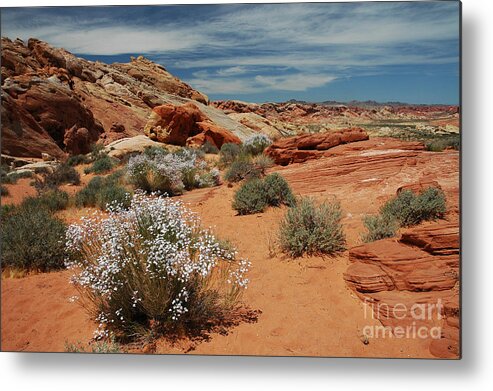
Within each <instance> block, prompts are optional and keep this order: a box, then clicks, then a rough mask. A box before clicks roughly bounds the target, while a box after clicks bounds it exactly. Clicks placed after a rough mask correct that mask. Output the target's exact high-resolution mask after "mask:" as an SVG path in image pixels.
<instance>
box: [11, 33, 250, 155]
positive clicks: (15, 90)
mask: <svg viewBox="0 0 493 391" xmlns="http://www.w3.org/2000/svg"><path fill="white" fill-rule="evenodd" d="M1 44H2V68H1V72H2V97H4V96H5V97H6V98H5V99H2V153H4V154H8V155H11V156H20V157H33V158H39V157H41V153H42V152H46V153H49V154H50V155H52V156H56V157H61V156H62V155H63V154H64V153H67V152H68V153H74V152H73V151H75V150H77V149H80V150H85V149H86V147H85V145H82V146H81V147H77V146H76V145H75V144H76V143H75V142H74V140H75V139H78V140H80V141H81V142H83V143H84V144H85V143H86V141H85V140H86V139H87V137H86V136H88V137H89V140H90V142H91V143H93V142H94V141H102V142H103V143H104V144H109V143H111V142H113V141H115V140H119V139H122V138H128V137H133V136H137V135H139V134H142V133H143V129H144V126H145V124H146V122H147V120H148V118H149V115H150V113H151V111H152V109H153V108H155V107H158V106H161V105H165V104H172V105H175V106H181V105H183V104H186V103H189V102H193V103H194V104H195V105H196V106H197V107H199V108H200V109H199V110H200V111H202V112H203V113H206V116H207V118H208V119H209V120H210V121H211V122H212V123H214V124H216V125H217V126H219V127H221V128H225V129H226V130H228V131H230V132H232V133H234V134H235V135H237V136H238V137H240V138H241V139H244V138H246V137H248V136H250V135H251V134H253V131H252V130H251V129H249V128H247V127H246V126H244V125H242V124H240V123H239V122H237V121H234V120H233V119H231V118H229V117H228V116H227V115H226V114H225V113H224V112H223V111H222V110H218V109H216V108H214V107H212V106H209V105H208V104H209V99H208V98H207V96H206V95H204V94H202V93H200V92H199V91H196V90H194V89H193V88H192V87H190V86H189V85H188V84H186V83H184V82H182V81H181V80H179V79H178V78H176V77H174V76H173V75H171V74H170V73H169V72H167V71H166V69H165V68H164V67H162V66H161V65H158V64H155V63H153V62H152V61H150V60H148V59H146V58H144V57H141V56H140V57H138V58H132V59H131V61H130V62H129V63H124V64H123V63H122V64H120V63H115V64H111V65H107V64H104V63H101V62H93V61H87V60H85V59H82V58H79V57H76V56H74V55H73V54H71V53H69V52H67V51H66V50H64V49H59V48H53V47H51V46H50V45H49V44H47V43H45V42H42V41H39V40H37V39H30V40H29V41H28V42H27V44H26V43H24V42H23V41H20V40H16V41H11V40H9V39H8V38H2V41H1ZM197 122H200V120H197ZM74 126H75V127H76V129H83V128H85V129H87V131H88V135H87V134H86V132H85V131H78V132H77V131H74V130H71V131H70V132H69V134H68V135H67V137H65V132H68V131H69V130H70V129H72V128H73V127H74ZM65 139H66V141H67V144H66V143H65V142H64V141H65Z"/></svg>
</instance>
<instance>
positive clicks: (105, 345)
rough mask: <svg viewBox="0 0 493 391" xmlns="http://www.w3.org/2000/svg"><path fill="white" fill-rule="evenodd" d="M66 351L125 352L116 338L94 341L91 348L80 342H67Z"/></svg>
mask: <svg viewBox="0 0 493 391" xmlns="http://www.w3.org/2000/svg"><path fill="white" fill-rule="evenodd" d="M65 351H66V352H67V353H107V354H113V353H124V351H123V349H122V346H121V345H120V344H119V343H118V342H116V341H115V339H114V338H107V339H104V340H101V341H94V342H93V343H92V344H91V345H90V349H89V350H88V349H87V348H86V347H84V345H83V344H82V343H80V342H77V343H65Z"/></svg>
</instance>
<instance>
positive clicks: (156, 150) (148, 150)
mask: <svg viewBox="0 0 493 391" xmlns="http://www.w3.org/2000/svg"><path fill="white" fill-rule="evenodd" d="M143 153H144V155H146V156H147V157H150V158H152V159H154V158H155V157H157V156H163V155H166V154H168V153H169V151H168V150H167V149H166V148H165V147H164V146H163V147H161V146H159V147H158V146H154V145H153V146H150V147H145V148H144V152H143Z"/></svg>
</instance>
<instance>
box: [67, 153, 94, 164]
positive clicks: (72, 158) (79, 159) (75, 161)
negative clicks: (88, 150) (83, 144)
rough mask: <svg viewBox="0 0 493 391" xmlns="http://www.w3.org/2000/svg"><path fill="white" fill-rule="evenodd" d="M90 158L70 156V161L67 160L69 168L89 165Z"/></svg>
mask: <svg viewBox="0 0 493 391" xmlns="http://www.w3.org/2000/svg"><path fill="white" fill-rule="evenodd" d="M89 161H90V160H89V158H88V157H87V156H86V155H74V156H70V157H69V158H68V159H67V164H68V165H69V166H72V167H74V166H78V165H81V164H87V163H89Z"/></svg>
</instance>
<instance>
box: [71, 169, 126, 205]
mask: <svg viewBox="0 0 493 391" xmlns="http://www.w3.org/2000/svg"><path fill="white" fill-rule="evenodd" d="M130 199H131V193H130V192H129V191H127V190H126V189H125V188H124V187H122V186H121V185H119V184H118V178H115V177H112V176H111V175H110V176H108V177H106V178H103V177H100V176H96V177H94V178H92V179H91V180H90V181H89V183H88V184H87V186H86V187H85V188H83V189H82V190H80V191H79V192H78V193H77V194H76V195H75V204H76V205H77V206H78V207H98V208H100V209H103V210H106V209H107V206H108V204H110V205H111V204H114V203H118V204H119V205H121V206H122V207H124V208H128V207H129V206H130Z"/></svg>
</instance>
